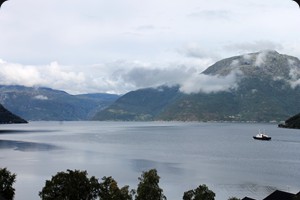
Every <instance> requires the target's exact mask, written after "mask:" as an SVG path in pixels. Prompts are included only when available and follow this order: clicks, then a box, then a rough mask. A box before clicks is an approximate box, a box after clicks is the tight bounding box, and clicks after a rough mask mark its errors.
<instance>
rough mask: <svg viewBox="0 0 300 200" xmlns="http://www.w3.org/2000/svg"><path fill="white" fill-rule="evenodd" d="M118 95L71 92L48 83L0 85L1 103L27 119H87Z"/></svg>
mask: <svg viewBox="0 0 300 200" xmlns="http://www.w3.org/2000/svg"><path fill="white" fill-rule="evenodd" d="M118 97H119V96H118V95H112V94H84V95H70V94H68V93H66V92H64V91H60V90H53V89H50V88H45V87H24V86H4V85H2V86H0V103H1V104H2V105H4V106H5V107H6V108H7V109H9V110H10V111H12V112H13V113H16V114H17V115H19V116H22V117H23V118H25V119H27V120H32V121H35V120H88V119H90V118H91V117H92V116H94V114H95V113H97V112H98V111H100V110H102V109H104V108H105V107H107V106H108V105H110V104H111V103H112V102H113V101H115V100H116V99H117V98H118Z"/></svg>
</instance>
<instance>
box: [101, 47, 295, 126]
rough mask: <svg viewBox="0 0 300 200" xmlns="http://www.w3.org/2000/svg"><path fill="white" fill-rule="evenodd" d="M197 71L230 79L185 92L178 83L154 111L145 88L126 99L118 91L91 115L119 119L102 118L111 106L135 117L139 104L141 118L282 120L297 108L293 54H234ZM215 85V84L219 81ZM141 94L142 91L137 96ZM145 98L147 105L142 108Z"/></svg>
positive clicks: (113, 116)
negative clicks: (109, 103) (118, 98)
mask: <svg viewBox="0 0 300 200" xmlns="http://www.w3.org/2000/svg"><path fill="white" fill-rule="evenodd" d="M233 75H234V76H233ZM201 76H204V77H206V78H207V77H209V78H211V80H212V83H211V84H212V85H213V84H214V83H213V82H216V80H230V83H231V84H232V83H233V82H234V84H232V86H231V87H224V89H219V90H215V91H213V90H212V91H208V90H207V89H205V88H202V89H201V87H203V86H201V85H194V86H193V87H194V88H195V87H199V88H200V89H199V90H196V91H197V92H189V93H186V91H185V88H184V86H179V90H177V91H174V92H175V93H173V95H172V96H170V98H169V97H168V95H164V98H166V99H165V100H164V101H165V102H166V103H165V104H163V106H161V107H159V108H160V110H159V112H155V113H151V114H150V112H149V111H151V110H152V109H151V108H152V107H155V105H153V104H155V102H157V100H155V97H152V98H150V97H151V95H149V93H148V91H149V89H145V90H139V91H134V92H131V93H130V98H128V95H124V96H123V98H122V102H123V103H122V104H121V103H120V102H119V101H116V102H115V103H114V104H113V105H112V106H111V107H108V108H107V109H105V111H103V112H100V113H98V114H97V119H99V120H107V119H109V120H112V119H118V120H119V119H120V118H119V116H120V115H119V113H114V115H111V116H110V117H109V118H107V117H106V116H107V113H109V112H110V109H111V108H112V107H118V108H119V110H126V112H127V113H133V115H135V116H137V115H139V114H140V109H143V115H148V114H149V115H151V118H147V119H153V120H180V121H194V120H195V121H207V120H209V121H211V120H216V121H282V120H284V119H286V118H288V117H289V116H291V115H294V114H295V113H297V112H299V111H300V104H299V100H300V61H299V59H298V58H296V57H292V56H288V55H283V54H279V53H278V52H276V51H263V52H258V53H252V54H246V55H241V56H235V57H231V58H227V59H224V60H221V61H219V62H217V63H215V64H214V65H212V66H210V67H209V68H207V69H206V70H205V71H204V72H203V73H202V74H201ZM199 77H200V75H199ZM228 77H229V78H228ZM227 82H228V81H227ZM195 84H196V83H195ZM219 84H220V87H221V86H222V82H220V83H219ZM142 93H143V94H144V96H141V95H140V94H142ZM147 95H148V96H149V98H147V101H148V102H147V103H144V104H143V103H142V102H143V101H145V100H144V99H143V98H142V97H145V96H147ZM161 96H163V95H161ZM174 96H176V98H175V99H174V98H173V97H174ZM170 99H172V100H170ZM169 100H170V101H169ZM160 101H161V100H159V101H158V102H160ZM150 102H152V105H151V107H148V105H150ZM141 107H142V108H141ZM147 109H148V110H149V111H148V112H147ZM104 113H106V114H105V115H104ZM124 119H125V120H141V118H138V117H137V118H135V117H132V116H131V117H130V118H126V117H125V116H124Z"/></svg>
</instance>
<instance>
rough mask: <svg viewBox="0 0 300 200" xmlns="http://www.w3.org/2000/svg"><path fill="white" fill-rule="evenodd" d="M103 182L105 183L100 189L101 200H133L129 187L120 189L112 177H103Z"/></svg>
mask: <svg viewBox="0 0 300 200" xmlns="http://www.w3.org/2000/svg"><path fill="white" fill-rule="evenodd" d="M102 180H103V182H102V183H100V188H99V198H100V200H132V195H131V194H130V192H129V186H124V187H122V188H121V189H120V188H119V187H118V183H117V182H116V181H115V180H114V179H113V178H112V177H103V178H102Z"/></svg>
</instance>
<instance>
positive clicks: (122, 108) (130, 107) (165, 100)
mask: <svg viewBox="0 0 300 200" xmlns="http://www.w3.org/2000/svg"><path fill="white" fill-rule="evenodd" d="M178 90H179V88H178V87H172V88H169V87H164V86H162V87H159V88H147V89H141V90H137V91H133V92H129V93H127V94H125V95H124V96H122V97H120V98H119V99H118V100H117V101H116V102H115V103H114V104H112V105H111V106H109V107H108V108H107V109H105V110H103V111H100V112H99V113H97V114H96V115H95V117H94V118H93V119H94V120H121V121H128V120H130V121H131V120H139V121H144V120H154V119H155V117H156V116H158V115H159V114H160V113H161V112H163V111H164V108H165V107H166V105H169V104H170V103H172V102H174V101H176V99H178V98H180V96H181V95H182V94H181V93H180V92H179V91H178Z"/></svg>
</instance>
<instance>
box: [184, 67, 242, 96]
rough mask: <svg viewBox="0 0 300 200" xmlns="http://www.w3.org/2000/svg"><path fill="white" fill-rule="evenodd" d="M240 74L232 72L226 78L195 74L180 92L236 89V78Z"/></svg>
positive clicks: (209, 91)
mask: <svg viewBox="0 0 300 200" xmlns="http://www.w3.org/2000/svg"><path fill="white" fill-rule="evenodd" d="M240 74H241V72H240V71H238V70H236V71H232V72H231V73H230V74H228V75H227V76H211V75H205V74H198V75H196V74H195V75H193V76H192V77H191V78H190V79H188V80H187V81H186V82H184V83H183V84H182V85H181V87H180V91H181V92H184V93H187V94H190V93H199V92H204V93H211V92H220V91H229V90H231V89H236V88H237V87H238V78H239V75H240Z"/></svg>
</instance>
